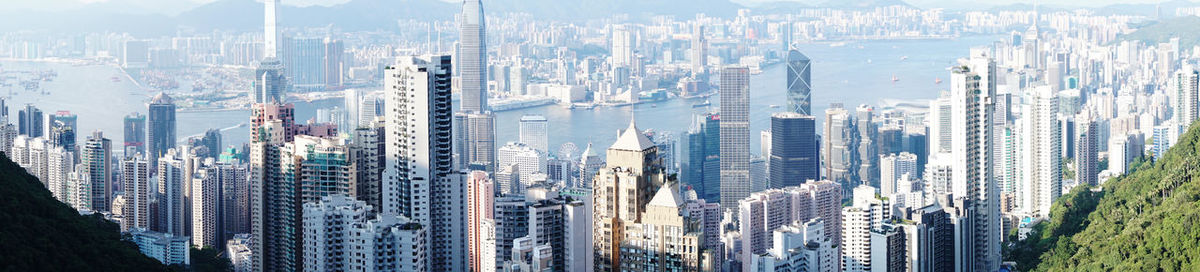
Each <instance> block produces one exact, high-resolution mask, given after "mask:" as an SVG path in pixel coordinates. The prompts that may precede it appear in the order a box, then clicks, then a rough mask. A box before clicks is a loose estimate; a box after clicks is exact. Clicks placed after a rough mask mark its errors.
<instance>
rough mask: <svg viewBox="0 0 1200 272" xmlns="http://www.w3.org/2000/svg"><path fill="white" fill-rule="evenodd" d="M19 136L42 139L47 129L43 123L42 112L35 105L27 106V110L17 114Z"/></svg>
mask: <svg viewBox="0 0 1200 272" xmlns="http://www.w3.org/2000/svg"><path fill="white" fill-rule="evenodd" d="M17 118H18V119H17V134H20V135H25V136H29V137H30V138H35V137H42V134H43V133H45V129H44V128H43V127H42V126H43V121H42V118H43V117H42V110H39V109H38V108H37V107H34V106H33V104H26V105H25V109H23V110H21V111H19V112H17Z"/></svg>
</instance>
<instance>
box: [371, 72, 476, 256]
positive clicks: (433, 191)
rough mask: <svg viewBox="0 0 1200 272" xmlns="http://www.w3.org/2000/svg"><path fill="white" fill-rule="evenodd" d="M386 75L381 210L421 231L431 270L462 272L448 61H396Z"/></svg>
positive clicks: (461, 230)
mask: <svg viewBox="0 0 1200 272" xmlns="http://www.w3.org/2000/svg"><path fill="white" fill-rule="evenodd" d="M385 74H386V80H385V82H384V85H385V86H386V88H385V90H387V91H386V93H387V94H386V95H387V100H388V102H387V103H386V105H387V107H388V111H387V112H388V115H387V120H388V121H387V129H386V131H387V136H386V137H385V139H386V140H387V141H388V144H387V147H386V154H387V155H386V161H387V170H386V171H387V172H386V173H387V174H386V175H388V177H387V178H385V179H384V180H385V183H384V192H385V194H384V196H385V197H386V198H385V199H384V201H383V202H384V207H383V209H382V211H383V213H385V214H399V215H403V216H405V217H408V218H411V219H412V220H413V222H415V223H419V224H421V225H423V226H425V227H426V229H427V230H428V231H429V233H430V235H431V236H432V237H431V238H430V239H429V250H428V251H427V252H428V253H429V256H430V260H429V266H430V267H431V269H432V270H434V271H460V270H465V269H466V265H467V264H466V255H467V249H466V248H465V244H464V242H465V241H466V236H465V233H464V232H465V230H466V227H465V225H464V224H463V222H462V220H463V219H464V218H465V210H464V209H465V208H464V207H463V206H462V205H463V203H464V202H463V199H462V196H463V195H464V194H465V193H466V191H465V190H466V188H465V186H463V182H462V180H461V179H462V177H461V176H460V175H458V174H457V173H455V172H454V169H453V163H454V161H453V160H454V157H453V155H452V154H453V150H452V149H453V148H452V147H451V146H452V139H451V138H452V136H451V126H452V125H451V122H452V119H453V108H452V105H451V102H450V92H451V87H450V84H451V83H450V82H451V65H450V56H420V57H407V58H401V59H400V60H398V61H397V63H396V64H395V65H393V66H391V67H390V69H387V70H386V71H385ZM400 109H405V110H400Z"/></svg>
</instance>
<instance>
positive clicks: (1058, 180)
mask: <svg viewBox="0 0 1200 272" xmlns="http://www.w3.org/2000/svg"><path fill="white" fill-rule="evenodd" d="M1029 94H1030V97H1029V98H1030V99H1028V100H1027V102H1026V103H1027V104H1026V105H1025V110H1024V112H1023V114H1022V116H1021V119H1022V122H1021V123H1022V126H1023V127H1022V132H1023V134H1024V135H1022V136H1024V137H1023V139H1022V140H1021V145H1022V149H1023V152H1021V153H1022V155H1021V156H1019V157H1020V158H1021V169H1023V170H1022V171H1021V173H1022V174H1021V177H1022V181H1021V192H1020V196H1021V197H1020V198H1019V199H1021V202H1020V206H1021V210H1022V211H1024V212H1025V213H1027V214H1032V215H1035V216H1050V206H1051V205H1052V204H1054V200H1055V199H1056V198H1058V196H1059V195H1062V169H1060V167H1061V166H1062V151H1060V150H1061V148H1062V141H1061V140H1062V137H1061V136H1060V134H1059V133H1060V132H1059V126H1058V124H1057V120H1056V119H1055V116H1056V115H1057V109H1058V99H1057V97H1056V96H1055V92H1054V89H1053V88H1051V87H1050V86H1039V87H1034V89H1033V90H1031V91H1030V93H1029Z"/></svg>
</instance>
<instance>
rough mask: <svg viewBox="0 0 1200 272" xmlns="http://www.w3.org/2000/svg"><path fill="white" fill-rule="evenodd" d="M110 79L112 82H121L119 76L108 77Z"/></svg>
mask: <svg viewBox="0 0 1200 272" xmlns="http://www.w3.org/2000/svg"><path fill="white" fill-rule="evenodd" d="M110 80H112V82H121V78H120V77H112V78H110Z"/></svg>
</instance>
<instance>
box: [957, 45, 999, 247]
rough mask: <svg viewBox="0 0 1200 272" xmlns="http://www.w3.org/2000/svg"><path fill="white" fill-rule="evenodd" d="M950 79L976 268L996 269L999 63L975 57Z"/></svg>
mask: <svg viewBox="0 0 1200 272" xmlns="http://www.w3.org/2000/svg"><path fill="white" fill-rule="evenodd" d="M950 83H951V84H950V87H951V91H950V92H951V94H950V100H951V101H950V102H951V103H950V104H951V115H952V116H951V119H952V120H951V130H952V132H953V133H952V136H951V138H952V140H951V147H950V150H951V152H950V153H951V162H952V164H953V172H952V174H951V179H952V180H953V182H952V186H953V188H952V193H953V194H954V195H955V196H963V197H965V198H966V200H967V201H966V202H968V203H969V204H970V205H972V206H973V207H963V208H964V209H965V210H966V211H969V212H971V213H972V214H970V215H969V216H967V217H969V218H970V219H971V220H973V221H974V222H973V224H974V225H975V226H976V227H975V229H976V230H977V231H975V233H974V239H973V240H974V243H973V246H974V250H973V251H972V254H974V255H973V257H974V264H975V267H974V270H994V269H996V267H999V265H1000V264H999V260H1000V235H1001V234H1000V229H999V228H1000V218H999V212H1000V209H999V205H1000V204H999V194H998V192H997V191H998V186H997V184H996V183H995V182H994V178H993V175H994V173H993V164H992V159H993V156H992V153H991V151H992V137H993V132H992V128H993V126H992V124H991V122H989V121H988V120H991V118H992V113H993V106H994V104H993V101H992V99H993V96H994V95H995V93H996V64H995V63H994V62H993V61H992V60H991V59H987V58H972V59H971V60H970V66H969V67H958V68H955V69H952V71H951V77H950ZM972 208H973V209H972Z"/></svg>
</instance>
